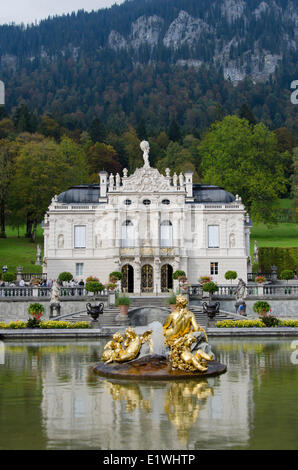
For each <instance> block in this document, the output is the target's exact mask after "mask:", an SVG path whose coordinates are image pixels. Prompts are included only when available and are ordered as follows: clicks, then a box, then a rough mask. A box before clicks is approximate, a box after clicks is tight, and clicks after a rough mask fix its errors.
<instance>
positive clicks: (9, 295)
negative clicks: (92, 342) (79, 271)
mask: <svg viewBox="0 0 298 470" xmlns="http://www.w3.org/2000/svg"><path fill="white" fill-rule="evenodd" d="M91 296H93V293H92V292H90V293H88V291H86V289H85V288H84V287H80V286H78V287H60V297H61V298H66V297H91ZM96 296H97V297H98V296H100V297H107V296H108V291H107V290H103V291H102V292H98V294H96ZM28 297H32V298H33V297H36V298H39V299H44V300H46V299H50V297H51V288H50V287H41V286H36V287H35V286H31V287H0V299H1V300H10V299H18V300H22V299H25V298H28Z"/></svg>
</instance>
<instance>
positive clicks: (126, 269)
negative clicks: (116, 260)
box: [121, 264, 134, 293]
mask: <svg viewBox="0 0 298 470" xmlns="http://www.w3.org/2000/svg"><path fill="white" fill-rule="evenodd" d="M133 284H134V282H133V267H132V266H131V265H130V264H125V265H124V266H123V268H122V282H121V287H122V290H123V292H130V293H132V292H133V287H134V285H133Z"/></svg>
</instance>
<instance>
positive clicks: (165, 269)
mask: <svg viewBox="0 0 298 470" xmlns="http://www.w3.org/2000/svg"><path fill="white" fill-rule="evenodd" d="M170 289H173V268H172V266H171V265H170V264H164V265H163V266H162V268H161V292H169V290H170Z"/></svg>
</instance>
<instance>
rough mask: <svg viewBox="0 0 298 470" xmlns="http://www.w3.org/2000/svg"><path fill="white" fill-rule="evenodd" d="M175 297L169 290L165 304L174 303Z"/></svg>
mask: <svg viewBox="0 0 298 470" xmlns="http://www.w3.org/2000/svg"><path fill="white" fill-rule="evenodd" d="M176 299H177V296H176V295H175V294H174V293H173V292H172V291H171V292H170V295H169V296H168V297H167V298H166V301H165V302H166V304H167V305H176Z"/></svg>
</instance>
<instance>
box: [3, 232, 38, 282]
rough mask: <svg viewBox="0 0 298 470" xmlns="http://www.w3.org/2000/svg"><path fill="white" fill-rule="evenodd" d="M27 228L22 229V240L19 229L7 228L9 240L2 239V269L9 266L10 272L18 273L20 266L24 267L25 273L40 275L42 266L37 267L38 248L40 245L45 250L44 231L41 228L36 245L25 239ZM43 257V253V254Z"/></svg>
mask: <svg viewBox="0 0 298 470" xmlns="http://www.w3.org/2000/svg"><path fill="white" fill-rule="evenodd" d="M24 234H25V227H20V238H18V231H17V229H12V228H11V227H7V230H6V235H7V238H0V269H1V272H2V266H4V265H7V266H8V271H9V272H16V270H17V267H18V266H23V270H24V272H27V273H39V272H41V271H42V267H41V266H36V265H35V258H36V246H37V244H38V243H39V244H40V245H41V247H42V248H43V231H42V228H41V227H40V226H39V227H38V230H37V240H36V243H32V242H30V241H29V240H28V239H27V238H25V237H24ZM42 256H43V253H42Z"/></svg>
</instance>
